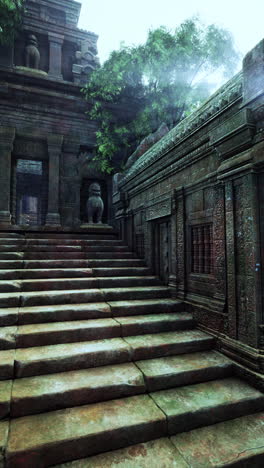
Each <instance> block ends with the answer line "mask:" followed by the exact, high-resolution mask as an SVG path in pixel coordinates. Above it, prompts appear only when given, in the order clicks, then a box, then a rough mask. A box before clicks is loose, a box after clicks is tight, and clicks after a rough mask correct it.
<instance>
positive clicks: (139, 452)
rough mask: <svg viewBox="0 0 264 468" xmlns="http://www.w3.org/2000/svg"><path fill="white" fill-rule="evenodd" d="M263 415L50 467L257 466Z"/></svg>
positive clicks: (260, 455)
mask: <svg viewBox="0 0 264 468" xmlns="http://www.w3.org/2000/svg"><path fill="white" fill-rule="evenodd" d="M263 419H264V412H258V413H254V414H250V415H249V416H242V417H240V418H236V419H232V420H231V421H225V422H222V423H218V424H213V425H210V426H206V427H203V428H200V429H194V430H193V431H189V432H183V433H181V434H178V435H176V436H173V437H171V438H170V439H168V438H162V439H157V440H153V441H150V442H146V443H141V444H137V445H132V446H129V447H126V448H124V449H119V450H113V451H111V452H107V453H102V454H100V455H95V456H92V457H88V458H85V459H84V458H83V459H81V460H75V461H73V462H68V463H63V464H61V465H56V466H55V467H54V468H103V467H107V468H128V467H129V468H138V467H140V468H141V467H142V468H143V467H144V468H148V467H153V468H154V467H155V468H159V467H162V468H172V467H173V468H190V467H192V468H205V467H206V468H224V467H237V468H260V467H262V466H263V460H264V447H263Z"/></svg>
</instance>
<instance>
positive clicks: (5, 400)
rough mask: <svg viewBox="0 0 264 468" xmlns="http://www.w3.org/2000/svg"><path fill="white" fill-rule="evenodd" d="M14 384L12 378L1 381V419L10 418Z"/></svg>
mask: <svg viewBox="0 0 264 468" xmlns="http://www.w3.org/2000/svg"><path fill="white" fill-rule="evenodd" d="M12 384H13V382H12V380H1V381H0V419H5V418H8V416H9V415H10V402H11V391H12ZM0 466H1V464H0Z"/></svg>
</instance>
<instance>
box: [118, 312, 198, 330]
mask: <svg viewBox="0 0 264 468" xmlns="http://www.w3.org/2000/svg"><path fill="white" fill-rule="evenodd" d="M116 320H117V321H118V322H119V323H120V324H121V330H122V336H129V335H137V334H139V335H141V334H143V333H157V332H158V333H162V332H164V331H165V332H166V331H172V330H183V329H186V328H193V326H194V320H193V318H192V316H191V314H188V313H184V312H181V313H178V314H173V313H170V314H155V315H151V314H150V315H136V316H133V317H119V318H117V319H116Z"/></svg>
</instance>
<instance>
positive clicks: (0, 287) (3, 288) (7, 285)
mask: <svg viewBox="0 0 264 468" xmlns="http://www.w3.org/2000/svg"><path fill="white" fill-rule="evenodd" d="M20 288H21V283H20V281H1V283H0V293H5V292H18V291H20Z"/></svg>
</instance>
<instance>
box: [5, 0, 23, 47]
mask: <svg viewBox="0 0 264 468" xmlns="http://www.w3.org/2000/svg"><path fill="white" fill-rule="evenodd" d="M23 9H24V0H0V44H8V43H11V42H12V41H13V40H14V36H15V34H16V32H17V31H18V29H19V28H20V25H21V17H22V13H23Z"/></svg>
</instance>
